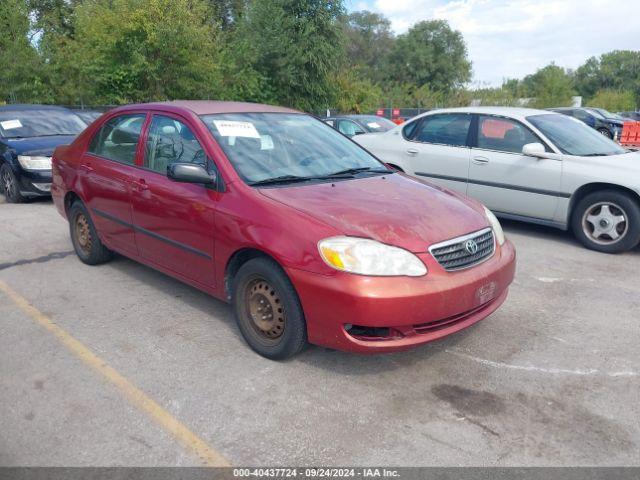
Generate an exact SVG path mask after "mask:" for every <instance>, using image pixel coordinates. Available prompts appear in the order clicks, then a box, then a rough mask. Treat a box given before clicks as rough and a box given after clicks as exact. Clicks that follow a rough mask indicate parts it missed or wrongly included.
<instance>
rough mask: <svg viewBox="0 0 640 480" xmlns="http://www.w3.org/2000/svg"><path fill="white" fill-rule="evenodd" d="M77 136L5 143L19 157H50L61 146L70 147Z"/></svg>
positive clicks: (14, 140) (23, 139) (19, 139)
mask: <svg viewBox="0 0 640 480" xmlns="http://www.w3.org/2000/svg"><path fill="white" fill-rule="evenodd" d="M74 138H76V137H75V135H55V136H51V137H29V138H6V139H4V140H3V142H4V143H5V144H6V145H8V146H9V148H11V149H13V150H15V151H16V153H18V154H19V155H27V154H28V155H43V156H46V157H50V156H51V155H53V151H54V150H55V148H56V147H57V146H59V145H68V144H70V143H71V142H73V139H74Z"/></svg>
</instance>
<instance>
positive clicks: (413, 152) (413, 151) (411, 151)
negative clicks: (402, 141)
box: [407, 148, 418, 157]
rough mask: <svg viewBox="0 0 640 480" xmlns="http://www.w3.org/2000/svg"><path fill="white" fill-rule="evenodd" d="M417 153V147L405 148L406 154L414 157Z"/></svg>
mask: <svg viewBox="0 0 640 480" xmlns="http://www.w3.org/2000/svg"><path fill="white" fill-rule="evenodd" d="M417 154H418V149H417V148H407V155H410V156H412V157H415V156H416V155H417Z"/></svg>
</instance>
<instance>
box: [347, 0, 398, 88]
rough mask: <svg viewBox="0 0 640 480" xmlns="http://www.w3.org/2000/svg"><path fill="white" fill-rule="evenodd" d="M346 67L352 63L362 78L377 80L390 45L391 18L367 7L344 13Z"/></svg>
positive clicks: (381, 77)
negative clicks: (347, 13) (359, 10)
mask: <svg viewBox="0 0 640 480" xmlns="http://www.w3.org/2000/svg"><path fill="white" fill-rule="evenodd" d="M344 30H345V40H346V46H345V48H346V58H347V60H346V63H347V68H350V67H356V68H357V69H358V71H359V74H360V75H361V76H362V77H363V78H367V79H369V80H371V81H372V82H375V83H377V82H381V81H382V80H384V78H385V76H386V71H385V67H386V64H387V62H388V59H389V55H390V54H391V51H392V49H393V45H394V41H395V39H394V37H393V33H392V32H391V22H390V21H389V20H388V19H387V18H385V17H384V16H383V15H380V14H378V13H373V12H369V11H366V10H364V11H361V12H353V13H351V14H349V15H347V16H345V17H344Z"/></svg>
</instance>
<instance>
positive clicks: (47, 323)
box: [0, 280, 230, 467]
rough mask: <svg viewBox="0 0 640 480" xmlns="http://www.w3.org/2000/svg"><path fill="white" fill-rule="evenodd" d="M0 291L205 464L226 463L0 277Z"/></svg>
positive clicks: (214, 465) (215, 465)
mask: <svg viewBox="0 0 640 480" xmlns="http://www.w3.org/2000/svg"><path fill="white" fill-rule="evenodd" d="M0 291H2V292H3V293H4V294H5V295H6V296H7V297H9V298H10V299H11V301H13V303H15V304H16V306H18V307H19V308H20V309H21V310H22V311H23V312H24V313H26V314H27V315H29V316H30V317H31V318H32V319H33V320H35V321H36V322H37V323H38V324H39V325H41V326H42V327H44V328H46V329H47V330H49V331H50V332H51V333H53V334H54V335H55V336H56V338H57V339H58V340H59V341H60V343H62V344H63V345H64V346H65V347H67V349H69V350H70V351H71V353H73V354H74V355H76V356H77V357H78V358H79V359H80V360H82V361H83V362H84V363H85V364H87V365H88V366H90V367H91V368H93V369H94V370H96V371H97V372H99V373H101V374H102V376H104V377H105V378H106V379H107V380H109V381H110V382H111V383H112V384H114V385H115V386H116V387H117V388H118V389H119V390H120V392H121V393H122V394H123V395H124V396H125V398H126V399H127V400H129V402H131V403H132V404H133V405H134V406H136V407H137V408H139V409H140V410H142V411H143V412H145V413H146V414H148V415H149V416H150V417H151V419H152V420H153V421H154V422H156V423H157V424H158V425H160V426H161V427H162V428H163V429H164V430H166V431H167V432H168V433H170V434H171V435H173V437H174V438H175V439H176V440H178V442H180V443H181V444H182V445H183V446H184V447H186V448H187V449H188V450H190V451H191V452H193V453H195V454H196V455H197V456H198V457H200V459H201V460H202V461H203V462H204V464H205V465H208V466H212V467H225V466H229V465H230V463H229V461H228V460H227V459H226V458H224V457H223V456H222V454H220V453H219V452H217V451H216V450H215V449H214V448H212V447H210V446H209V445H207V443H206V442H205V441H204V440H202V439H201V438H200V437H198V436H197V435H196V434H195V433H193V432H192V431H191V430H189V429H188V428H187V427H185V426H184V425H183V424H182V423H180V421H179V420H177V419H176V418H175V417H173V416H172V415H171V414H170V413H169V412H168V411H166V410H165V409H164V408H162V407H161V406H160V405H158V404H157V403H156V402H155V401H154V400H152V399H151V398H150V397H148V396H147V395H146V394H145V393H144V392H143V391H142V390H140V389H139V388H138V387H136V386H135V385H134V384H133V383H131V382H130V381H129V380H127V379H126V378H125V377H123V376H122V375H121V374H120V373H118V372H117V371H116V370H114V369H113V368H112V367H110V366H109V365H108V364H107V363H106V362H105V361H104V360H102V359H101V358H100V357H98V356H97V355H95V354H94V353H93V352H92V351H91V350H89V349H88V348H87V347H86V346H84V345H83V344H82V343H81V342H80V341H78V340H76V339H75V338H74V337H72V336H71V335H70V334H69V333H67V332H66V331H65V330H63V329H62V328H61V327H59V326H58V325H56V324H55V323H54V322H53V321H52V320H51V319H50V318H49V317H47V316H46V315H45V314H44V313H42V312H41V311H39V310H38V309H37V308H36V307H34V306H33V305H31V304H30V303H29V301H28V300H27V299H26V298H24V297H22V296H21V295H20V294H19V293H17V292H16V291H15V290H13V289H12V288H11V287H9V285H7V284H6V283H4V282H3V281H2V280H0Z"/></svg>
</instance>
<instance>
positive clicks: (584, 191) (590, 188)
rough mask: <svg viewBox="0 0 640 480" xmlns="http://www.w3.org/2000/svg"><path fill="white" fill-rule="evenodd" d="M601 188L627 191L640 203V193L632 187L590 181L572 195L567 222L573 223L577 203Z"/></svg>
mask: <svg viewBox="0 0 640 480" xmlns="http://www.w3.org/2000/svg"><path fill="white" fill-rule="evenodd" d="M600 190H617V191H618V192H622V193H626V194H627V195H629V196H631V198H633V199H634V200H635V201H636V203H638V204H640V195H638V193H637V192H634V191H633V190H631V189H630V188H627V187H622V186H620V185H616V184H614V183H604V182H599V183H588V184H587V185H583V186H581V187H580V188H579V189H578V190H576V192H575V193H574V194H573V195H572V196H571V202H570V203H569V215H568V218H567V224H568V225H571V216H572V215H573V209H574V208H575V207H576V205H577V204H578V203H579V202H580V200H582V199H583V198H584V197H586V196H587V195H589V194H590V193H593V192H598V191H600Z"/></svg>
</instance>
